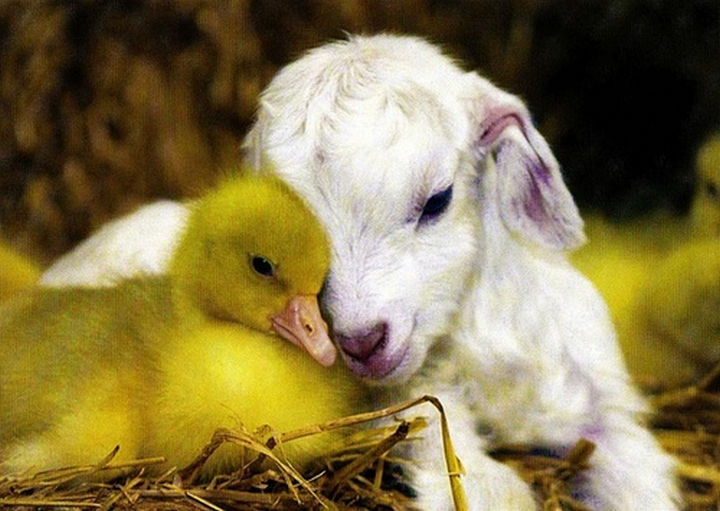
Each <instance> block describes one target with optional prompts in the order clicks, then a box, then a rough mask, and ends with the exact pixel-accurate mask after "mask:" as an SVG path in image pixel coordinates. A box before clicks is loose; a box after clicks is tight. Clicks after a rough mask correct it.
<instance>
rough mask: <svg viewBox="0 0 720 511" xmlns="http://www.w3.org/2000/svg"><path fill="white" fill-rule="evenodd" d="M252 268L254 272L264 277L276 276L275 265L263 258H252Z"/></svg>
mask: <svg viewBox="0 0 720 511" xmlns="http://www.w3.org/2000/svg"><path fill="white" fill-rule="evenodd" d="M250 266H252V269H253V271H255V273H257V274H258V275H261V276H263V277H274V276H275V265H274V264H273V263H271V262H270V261H269V260H268V259H266V258H265V257H263V256H252V257H251V258H250Z"/></svg>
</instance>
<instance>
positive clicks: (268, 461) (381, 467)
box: [0, 366, 720, 511]
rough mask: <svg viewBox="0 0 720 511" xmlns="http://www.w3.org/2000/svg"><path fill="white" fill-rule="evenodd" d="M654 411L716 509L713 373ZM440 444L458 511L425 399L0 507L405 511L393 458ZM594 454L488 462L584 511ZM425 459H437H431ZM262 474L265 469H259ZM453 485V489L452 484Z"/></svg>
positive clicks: (456, 486)
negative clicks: (317, 449) (242, 458)
mask: <svg viewBox="0 0 720 511" xmlns="http://www.w3.org/2000/svg"><path fill="white" fill-rule="evenodd" d="M651 399H652V400H653V402H654V404H655V405H656V407H657V413H656V414H655V415H654V416H653V417H652V420H651V426H652V428H653V430H654V431H655V433H656V435H657V437H658V439H659V441H660V442H661V444H662V445H663V446H664V447H665V449H666V450H668V451H669V452H671V453H673V454H674V455H676V456H677V457H678V459H679V460H680V463H679V473H680V477H681V481H682V490H683V494H684V497H685V500H686V503H687V510H688V511H710V510H717V509H720V366H718V367H717V368H715V369H714V370H713V371H712V372H711V373H709V374H708V375H707V376H706V377H705V378H703V379H702V380H700V381H699V382H698V383H697V384H695V385H691V386H688V387H686V388H682V389H672V390H666V391H663V392H657V393H655V394H654V395H653V396H652V397H651ZM427 402H429V403H431V404H433V405H434V406H435V407H436V408H437V410H438V411H439V413H440V414H441V425H442V428H441V430H440V431H432V430H430V429H425V428H426V422H425V420H424V419H423V418H421V417H416V418H414V419H409V420H406V419H404V420H400V419H396V421H395V422H394V423H392V424H391V425H389V426H387V427H384V428H376V429H357V426H358V425H361V424H363V423H367V422H368V421H372V420H375V419H377V418H380V417H395V416H396V414H398V413H399V412H400V411H404V410H408V409H412V408H415V407H416V406H418V405H420V404H422V403H427ZM348 427H351V428H352V427H355V428H356V430H355V431H353V432H351V433H350V434H349V436H348V437H346V438H345V439H344V440H343V441H342V445H340V444H337V445H335V446H333V447H332V448H331V449H329V452H328V454H327V455H326V456H325V457H324V458H323V459H322V460H319V461H318V463H317V465H316V466H315V467H313V468H312V469H311V470H309V471H308V472H307V473H305V474H299V473H298V472H297V471H295V469H294V468H293V467H292V466H291V465H290V464H288V463H287V462H286V461H285V460H284V458H283V456H282V445H283V443H285V442H291V441H292V440H293V439H296V438H300V437H303V436H306V435H314V434H322V432H323V431H327V430H332V429H338V428H348ZM421 434H422V435H432V434H440V435H443V440H444V451H445V452H444V453H443V454H444V455H445V458H446V460H447V461H448V463H449V464H448V471H449V472H450V473H451V474H452V476H451V484H452V485H453V491H454V497H455V499H456V506H457V509H464V506H465V505H466V504H465V502H464V493H463V490H462V486H461V478H458V477H457V475H458V474H459V473H460V472H461V471H462V469H461V467H460V466H459V465H454V462H455V456H454V454H453V453H454V451H453V448H452V444H451V442H450V439H449V429H448V428H447V424H446V423H445V419H444V414H443V411H442V405H441V404H440V403H439V401H437V400H436V399H435V398H433V397H430V396H424V397H422V398H419V399H416V400H412V401H408V402H404V403H400V404H398V405H396V406H393V407H390V408H387V409H384V410H378V411H375V412H371V413H365V414H360V415H356V416H353V417H347V418H343V419H339V420H337V421H332V422H330V423H326V424H321V425H314V426H310V427H308V428H305V429H302V430H296V431H292V432H287V433H283V434H277V435H276V434H272V432H271V431H270V430H264V431H256V432H244V431H230V430H218V431H217V432H216V434H215V436H214V437H213V439H212V440H211V441H210V442H209V443H208V445H207V446H206V447H205V448H204V449H203V450H202V451H201V452H199V453H198V456H197V458H196V459H195V461H194V462H193V463H191V464H190V465H189V466H187V467H184V468H182V469H176V468H172V469H170V470H168V471H167V472H165V473H164V474H161V475H159V476H149V475H147V472H148V469H149V468H151V467H152V466H154V465H157V464H159V463H162V462H163V461H164V460H163V458H150V459H143V460H137V461H135V462H132V463H128V464H122V465H119V464H113V462H112V458H113V456H114V454H115V453H114V452H113V453H110V454H109V455H108V457H107V458H106V459H105V460H101V461H99V463H98V464H97V465H93V466H85V467H68V468H58V469H56V470H51V471H47V472H43V473H39V474H35V475H27V476H25V475H17V476H15V475H11V476H0V508H12V509H18V510H31V509H71V510H72V509H138V510H147V509H158V510H163V509H177V510H186V509H187V510H190V509H192V510H197V509H206V510H218V509H228V510H229V509H238V510H269V509H274V510H299V509H331V510H333V509H343V510H405V509H413V499H412V496H413V490H412V489H411V488H410V487H409V486H408V485H407V481H406V479H405V477H404V473H405V471H406V468H407V466H408V463H409V461H408V460H406V459H403V458H401V457H398V456H399V455H397V454H396V453H395V451H394V450H393V448H394V447H396V446H397V445H398V444H402V443H405V442H412V441H414V439H417V438H418V436H419V435H421ZM223 442H234V443H238V444H240V445H243V446H245V447H246V448H247V449H248V450H249V451H252V452H255V453H258V454H259V455H258V457H257V458H255V460H254V461H252V462H250V463H248V465H246V466H245V467H243V468H242V469H241V470H238V471H236V472H234V473H229V474H221V475H218V476H216V477H215V478H213V479H212V480H211V481H200V480H199V479H198V477H197V474H198V472H199V469H200V468H201V467H202V465H203V463H204V462H205V461H206V460H207V459H208V458H209V457H210V456H212V453H213V452H214V450H215V449H217V447H218V446H220V445H221V444H222V443H223ZM593 448H594V446H593V444H592V443H591V442H588V441H586V440H580V441H579V442H578V443H577V444H576V445H575V447H574V448H573V449H571V451H570V452H569V453H568V454H567V456H566V457H565V458H563V459H558V458H555V457H552V456H549V455H544V454H539V453H538V452H537V451H536V450H533V449H529V448H521V447H517V446H506V447H504V448H501V449H498V450H497V451H496V452H495V453H493V455H494V456H495V457H496V458H497V459H499V460H501V461H503V462H505V463H507V464H509V465H511V466H512V467H513V468H515V469H516V470H517V471H518V472H519V473H520V475H521V476H522V477H523V478H524V479H525V480H527V481H528V482H529V483H531V484H532V485H533V487H534V488H535V490H536V494H537V497H538V500H539V501H540V502H542V503H543V509H544V510H547V511H582V510H585V509H587V508H586V507H585V506H583V505H582V504H581V503H579V502H577V501H576V500H574V499H573V498H572V497H571V494H572V481H573V479H574V478H575V476H576V475H577V474H579V473H581V472H582V470H584V469H585V468H586V467H587V466H588V464H589V463H592V452H593ZM431 455H440V453H432V454H431ZM268 466H269V467H270V468H267V467H268ZM116 469H124V470H125V473H126V474H128V475H126V476H124V477H122V478H118V479H117V480H115V481H113V482H110V483H90V482H86V481H87V480H88V479H91V478H92V477H93V476H94V478H95V479H98V477H99V476H101V475H102V473H104V472H106V471H108V470H116ZM458 481H460V482H458Z"/></svg>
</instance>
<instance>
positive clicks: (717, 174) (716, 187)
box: [691, 133, 720, 237]
mask: <svg viewBox="0 0 720 511" xmlns="http://www.w3.org/2000/svg"><path fill="white" fill-rule="evenodd" d="M696 179H697V184H696V191H695V197H694V199H693V205H692V213H691V215H692V224H693V232H694V234H695V235H697V236H701V237H707V236H720V133H718V134H716V135H714V136H713V137H711V138H710V139H709V140H708V141H707V142H705V143H704V144H703V146H702V147H701V148H700V150H699V151H698V156H697V164H696Z"/></svg>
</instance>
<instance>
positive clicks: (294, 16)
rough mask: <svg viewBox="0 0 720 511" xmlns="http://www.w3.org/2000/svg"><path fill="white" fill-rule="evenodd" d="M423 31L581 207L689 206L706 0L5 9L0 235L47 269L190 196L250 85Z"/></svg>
mask: <svg viewBox="0 0 720 511" xmlns="http://www.w3.org/2000/svg"><path fill="white" fill-rule="evenodd" d="M384 30H391V31H396V32H404V33H414V34H419V35H423V36H426V37H428V38H430V39H431V40H433V41H435V42H437V43H440V44H442V45H444V46H445V47H446V48H447V49H448V50H449V51H450V52H452V53H453V54H455V55H457V56H458V57H460V58H461V59H462V60H463V61H464V62H465V64H466V66H467V67H468V68H475V69H478V70H480V71H481V72H482V73H484V74H486V75H487V76H489V77H490V78H491V79H492V80H493V81H495V82H496V83H497V84H499V85H500V86H502V87H504V88H506V89H508V90H510V91H512V92H514V93H516V94H520V95H521V96H523V97H524V98H525V100H526V101H527V102H528V103H529V106H530V108H531V111H533V112H534V114H535V118H536V122H537V123H538V125H539V126H540V128H541V131H542V132H543V133H544V134H545V136H546V137H547V138H548V140H549V141H550V143H551V144H552V146H553V148H554V150H555V152H556V155H557V156H558V159H559V160H560V162H561V163H562V164H563V166H564V171H565V176H566V180H567V181H568V184H569V186H570V188H571V189H572V191H573V193H574V194H575V196H576V198H577V200H578V202H579V203H580V205H581V206H583V207H584V208H594V209H600V210H602V211H603V212H605V213H606V214H608V215H610V216H612V217H616V218H627V217H632V216H634V215H637V214H640V213H643V212H646V211H648V210H652V209H657V208H670V209H673V210H674V211H677V212H678V213H682V212H683V211H684V210H685V208H687V205H688V200H689V198H690V193H691V190H692V187H693V158H694V153H695V150H696V149H697V147H698V146H699V145H700V143H701V142H702V140H703V139H704V138H705V137H706V136H707V135H708V134H709V133H710V132H712V131H713V130H717V129H720V2H718V1H717V0H675V1H671V0H666V1H661V0H612V1H575V0H567V1H555V0H544V1H542V0H536V1H532V0H505V1H502V0H366V1H363V0H348V1H338V0H294V1H283V0H235V1H230V0H227V1H222V2H220V1H218V2H208V1H199V0H175V1H169V0H168V1H89V0H86V1H80V0H78V1H54V2H49V1H48V2H40V1H31V2H28V1H25V0H17V1H13V0H1V1H0V236H2V237H3V238H5V239H6V240H9V241H10V242H11V244H13V245H14V246H15V247H16V248H19V249H21V250H22V251H24V252H26V253H28V254H31V255H32V256H34V257H36V258H38V259H40V260H42V261H43V262H49V261H51V260H52V259H53V258H54V257H56V256H57V255H59V254H61V253H62V252H63V251H65V250H67V249H68V248H70V247H71V246H72V245H73V244H75V243H77V242H78V241H79V240H81V239H83V238H84V237H86V236H87V235H88V233H89V232H90V231H91V230H92V229H95V228H97V227H98V226H99V225H101V224H102V223H103V222H104V221H106V220H107V219H109V218H111V217H114V216H117V215H119V214H121V213H124V212H127V211H129V210H131V209H132V208H133V207H135V206H137V205H138V204H140V203H143V202H147V201H149V200H151V199H153V198H158V197H171V198H180V197H187V196H192V195H194V194H197V193H198V192H199V191H201V190H202V189H203V187H205V186H207V185H208V184H209V183H211V182H212V180H213V176H214V174H215V172H216V170H217V169H218V168H222V167H225V166H228V165H233V163H234V162H237V161H238V158H239V144H240V141H241V139H242V137H243V135H244V133H245V131H246V129H247V128H248V126H249V124H250V123H251V122H252V117H253V112H254V109H255V105H256V100H257V96H258V93H259V92H260V91H261V90H262V88H263V87H264V85H265V84H266V83H267V82H268V81H269V80H270V78H271V77H272V75H273V73H274V72H275V71H276V70H277V69H278V68H279V67H280V66H282V65H284V64H285V63H287V62H289V61H291V60H293V59H294V58H296V57H297V56H299V55H300V54H301V53H302V52H303V51H304V50H306V49H308V48H310V47H312V46H315V45H318V44H321V43H322V42H324V41H327V40H329V39H332V38H342V37H343V34H344V32H365V33H372V32H377V31H384Z"/></svg>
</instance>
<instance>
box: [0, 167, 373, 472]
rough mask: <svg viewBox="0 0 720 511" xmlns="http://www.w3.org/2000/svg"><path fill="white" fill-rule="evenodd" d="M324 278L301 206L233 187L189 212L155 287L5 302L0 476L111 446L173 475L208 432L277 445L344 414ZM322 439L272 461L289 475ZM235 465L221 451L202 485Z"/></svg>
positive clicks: (343, 377) (260, 183)
mask: <svg viewBox="0 0 720 511" xmlns="http://www.w3.org/2000/svg"><path fill="white" fill-rule="evenodd" d="M328 264H329V249H328V244H327V240H326V236H325V233H324V231H323V230H322V228H321V227H320V225H319V224H318V222H317V220H316V219H315V218H314V217H313V215H312V214H311V213H310V211H309V210H308V209H307V207H306V206H305V205H304V203H303V202H302V201H301V200H300V199H299V198H298V197H297V196H296V195H294V194H293V193H292V192H291V191H290V190H289V189H288V188H287V187H286V186H285V185H284V184H282V183H281V182H280V181H278V180H277V179H275V178H271V177H241V178H234V179H231V180H228V181H227V182H226V183H224V184H223V185H222V186H220V187H219V188H218V189H217V190H215V191H213V192H211V193H210V194H208V195H207V196H206V197H204V198H203V199H201V200H200V201H199V202H198V203H197V204H196V205H195V206H194V209H193V211H192V212H191V216H190V218H189V221H188V225H187V227H186V230H185V232H184V235H183V236H182V238H181V241H180V242H179V244H178V247H177V249H176V251H175V253H174V256H173V259H172V263H171V269H170V272H169V275H168V276H167V277H145V278H140V279H134V280H126V281H122V282H120V283H119V284H118V285H117V286H115V287H109V288H57V289H44V288H34V289H33V290H32V291H31V292H29V293H26V294H24V295H21V296H19V297H16V298H15V299H12V300H10V301H9V302H8V303H6V304H5V305H4V306H3V307H2V309H0V473H3V472H5V473H16V472H21V471H34V470H42V469H46V468H49V467H61V466H70V465H77V464H88V463H95V462H97V461H98V460H100V459H102V458H103V457H104V456H105V455H107V453H108V452H110V451H111V450H112V449H113V448H114V446H116V445H118V446H119V447H120V451H119V453H118V457H116V461H123V460H128V459H134V458H138V457H147V456H165V457H167V459H168V464H169V465H176V466H183V465H185V464H187V463H188V462H190V461H191V460H192V459H193V458H194V457H195V456H196V455H197V454H198V453H199V451H200V450H201V448H202V447H203V446H204V445H205V444H206V443H207V442H208V441H209V439H210V438H211V436H212V434H213V432H214V431H215V430H216V428H218V427H229V428H239V427H244V428H246V429H247V430H250V431H252V430H254V429H255V428H258V427H260V426H262V425H265V424H268V425H270V426H271V427H272V428H273V429H274V430H276V431H287V430H291V429H294V428H298V427H302V426H305V425H310V424H317V423H321V422H324V421H327V420H330V419H332V418H337V417H341V416H344V415H347V414H349V413H351V412H353V411H356V410H357V407H358V405H359V402H360V399H361V396H360V395H359V390H357V389H358V386H357V385H356V384H355V383H354V382H353V380H352V379H351V377H350V376H349V374H348V372H347V370H346V369H345V368H344V367H338V366H341V364H337V365H336V367H332V368H329V367H323V365H324V366H329V365H331V364H332V363H333V360H334V358H335V348H334V347H333V345H332V344H331V342H330V340H329V338H328V337H327V331H326V325H325V324H324V323H323V322H322V319H321V317H320V313H319V310H318V306H317V299H316V295H317V293H318V292H319V291H320V288H321V286H322V283H323V279H324V275H325V273H326V271H327V268H328ZM271 325H272V328H273V329H274V330H275V331H276V332H277V333H279V334H280V335H282V336H283V337H284V338H285V339H281V338H280V337H277V336H274V335H271V334H270V329H271ZM287 340H290V341H292V342H287ZM293 344H298V345H301V346H302V347H304V348H305V349H307V350H308V352H309V353H310V354H311V355H312V358H311V357H310V356H308V354H307V353H306V352H305V351H304V350H302V349H299V348H298V347H296V346H294V345H293ZM317 362H320V363H317ZM331 440H332V439H331V438H328V437H327V435H317V436H312V437H308V438H306V439H303V440H298V441H294V442H291V443H288V444H286V445H284V446H279V448H282V450H283V452H284V453H285V454H286V455H287V456H288V458H289V460H290V461H291V462H293V463H294V464H296V466H297V465H299V466H302V465H303V464H305V463H306V462H308V461H309V460H310V459H311V458H313V457H315V456H316V455H318V454H319V453H320V452H321V451H322V450H323V449H324V448H325V447H326V444H327V443H328V442H330V441H331ZM247 455H248V454H247V453H244V452H243V451H242V449H241V448H239V447H236V446H224V447H223V448H221V449H220V451H218V452H216V453H215V454H214V455H213V456H212V457H211V458H210V460H209V462H208V463H207V464H206V465H205V474H206V475H210V474H212V473H215V472H217V471H219V470H226V469H232V468H234V467H238V466H239V465H240V464H241V463H243V462H247V457H246V458H245V459H243V457H244V456H247ZM161 468H163V467H159V469H161Z"/></svg>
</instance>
